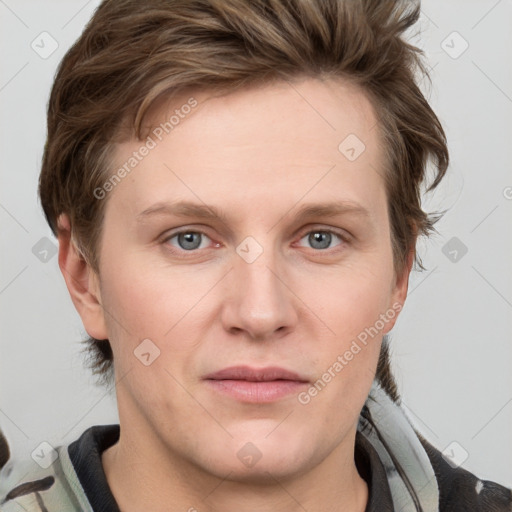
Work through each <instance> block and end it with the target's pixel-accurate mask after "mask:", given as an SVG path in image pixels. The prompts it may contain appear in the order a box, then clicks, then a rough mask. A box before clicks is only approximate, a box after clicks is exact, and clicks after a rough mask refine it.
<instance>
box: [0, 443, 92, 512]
mask: <svg viewBox="0 0 512 512" xmlns="http://www.w3.org/2000/svg"><path fill="white" fill-rule="evenodd" d="M52 450H53V452H52V453H51V456H50V458H49V459H46V460H45V461H44V462H43V463H42V464H38V463H37V462H36V461H35V460H32V459H28V460H23V461H18V462H13V461H10V462H8V463H7V464H6V465H5V466H4V468H2V471H1V472H0V482H1V483H0V512H23V511H26V512H32V511H33V512H41V510H45V511H47V512H63V511H66V512H75V511H76V512H78V511H92V509H91V508H90V506H89V505H88V502H87V500H86V499H85V495H83V493H82V492H81V486H80V483H79V481H78V479H76V475H75V473H74V471H73V468H72V465H71V461H70V460H69V455H68V447H67V446H59V447H58V448H55V449H52ZM50 461H51V462H50Z"/></svg>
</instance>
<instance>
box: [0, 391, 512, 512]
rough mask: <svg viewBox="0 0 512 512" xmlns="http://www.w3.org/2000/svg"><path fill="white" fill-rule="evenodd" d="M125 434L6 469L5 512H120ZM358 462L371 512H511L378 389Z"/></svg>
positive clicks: (83, 441)
mask: <svg viewBox="0 0 512 512" xmlns="http://www.w3.org/2000/svg"><path fill="white" fill-rule="evenodd" d="M119 433H120V428H119V425H102V426H94V427H91V428H89V429H87V430H86V431H85V432H84V433H83V434H82V435H81V437H80V438H79V439H77V440H76V441H74V442H72V443H70V444H69V445H63V446H60V447H59V448H57V450H56V452H57V453H56V454H57V455H58V457H57V458H56V459H55V461H54V462H53V463H52V464H50V465H49V467H48V468H46V469H43V468H41V467H40V466H39V465H38V464H36V463H35V462H34V461H32V460H31V461H30V463H25V464H18V465H15V467H16V469H17V470H16V471H10V470H11V469H12V466H9V465H6V466H5V467H4V468H3V470H2V471H1V472H0V511H2V512H78V511H87V512H119V508H118V505H117V503H116V501H115V499H114V497H113V495H112V493H111V491H110V489H109V487H108V484H107V480H106V477H105V473H104V471H103V467H102V465H101V453H102V451H103V450H105V449H107V448H108V447H109V446H112V445H113V444H114V443H116V442H117V440H118V439H119ZM355 461H356V465H357V468H358V470H359V472H360V474H361V476H362V478H364V479H365V481H366V482H367V484H368V490H369V500H368V505H367V507H366V512H393V511H396V512H398V511H400V512H480V511H481V512H505V511H508V512H510V511H512V492H511V491H510V490H509V489H507V488H505V487H503V486H501V485H498V484H496V483H493V482H489V481H483V480H479V479H478V478H477V477H476V476H474V475H472V474H471V473H469V472H468V471H466V470H464V469H462V468H460V467H456V465H455V463H454V461H453V460H450V459H449V458H447V459H446V460H445V458H444V457H443V455H442V454H441V453H440V452H439V451H438V450H436V449H435V448H434V447H433V446H432V445H430V444H429V443H428V442H427V441H426V440H425V439H424V438H423V437H422V436H421V435H419V434H418V433H417V432H416V431H415V430H414V429H413V427H412V426H411V424H410V422H409V421H408V419H407V417H406V416H405V414H404V412H403V410H402V409H401V408H400V407H399V406H398V405H396V404H395V403H394V402H393V401H392V400H391V399H390V398H389V397H388V395H387V394H386V393H385V392H384V391H383V390H382V388H380V386H378V385H377V384H374V386H373V387H372V390H371V392H370V395H369V397H368V399H367V401H366V404H365V406H364V408H363V410H362V412H361V416H360V420H359V426H358V432H357V435H356V445H355ZM9 471H10V475H7V473H8V472H9ZM13 474H16V475H17V476H16V477H13V476H12V475H13ZM19 475H22V476H21V478H20V477H19ZM13 479H14V481H13Z"/></svg>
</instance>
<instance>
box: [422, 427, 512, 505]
mask: <svg viewBox="0 0 512 512" xmlns="http://www.w3.org/2000/svg"><path fill="white" fill-rule="evenodd" d="M418 437H419V438H420V441H421V443H422V445H423V447H424V448H425V451H426V452H427V455H428V457H429V459H430V462H431V463H432V467H433V468H434V472H435V475H436V478H437V483H438V486H439V511H440V512H466V511H468V510H471V511H472V512H512V491H511V490H510V489H508V488H507V487H504V486H503V485H500V484H497V483H495V482H491V481H488V480H481V479H479V478H478V477H477V476H475V475H473V474H472V473H470V472H469V471H467V470H465V469H463V468H461V467H455V466H452V465H451V464H449V463H448V462H447V461H446V460H445V458H444V457H443V455H442V453H441V452H440V451H439V450H438V449H437V448H435V447H434V446H432V445H431V444H430V443H429V442H428V441H427V440H426V439H424V438H423V437H422V436H421V435H419V436H418Z"/></svg>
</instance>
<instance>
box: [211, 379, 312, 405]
mask: <svg viewBox="0 0 512 512" xmlns="http://www.w3.org/2000/svg"><path fill="white" fill-rule="evenodd" d="M205 382H207V383H208V385H209V386H211V387H212V388H213V389H215V390H216V391H219V392H220V393H223V394H225V395H228V396H231V397H233V398H235V399H236V400H239V401H240V402H249V403H269V402H275V401H276V400H279V399H281V398H285V397H287V396H289V395H292V394H298V393H299V392H300V391H301V390H302V389H304V387H306V386H307V385H308V384H307V382H299V381H295V380H271V381H266V382H250V381H247V380H213V379H207V380H206V381H205Z"/></svg>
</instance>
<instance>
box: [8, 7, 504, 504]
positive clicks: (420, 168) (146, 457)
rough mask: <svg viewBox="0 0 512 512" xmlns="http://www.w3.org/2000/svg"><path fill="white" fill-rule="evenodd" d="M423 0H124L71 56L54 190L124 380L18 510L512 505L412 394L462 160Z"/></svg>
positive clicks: (38, 474) (35, 480) (101, 350)
mask: <svg viewBox="0 0 512 512" xmlns="http://www.w3.org/2000/svg"><path fill="white" fill-rule="evenodd" d="M418 14H419V8H418V7H417V6H416V7H415V6H412V5H411V4H410V3H409V2H399V1H388V0H385V1H382V2H370V1H361V2H357V3H356V2H346V1H342V0H331V1H326V0H317V1H312V0H310V1H304V0H303V1H300V0H295V1H277V0H274V1H270V0H267V1H263V0H260V1H254V0H252V1H249V0H246V1H241V0H222V1H221V0H215V1H214V0H187V1H169V0H167V1H163V0H152V1H148V2H144V3H142V2H136V1H134V0H113V1H106V2H103V3H102V4H101V5H100V7H99V8H98V10H97V12H96V13H95V15H94V17H93V19H92V20H91V22H90V24H89V25H88V27H87V28H86V30H85V31H84V33H83V35H82V36H81V38H80V39H79V41H78V42H77V43H76V44H75V46H74V47H73V48H72V49H71V50H70V51H69V52H68V54H67V55H66V57H65V58H64V60H63V62H62V64H61V67H60V69H59V72H58V74H57V76H56V79H55V84H54V87H53V90H52V94H51V98H50V103H49V107H48V142H47V145H46V148H45V154H44V158H43V169H42V172H41V178H40V195H41V201H42V204H43V208H44V211H45V214H46V216H47V219H48V221H49V223H50V226H51V227H52V229H53V230H54V232H55V233H56V235H57V236H58V239H59V265H60V268H61V270H62V273H63V277H64V279H65V281H66V284H67V287H68V290H69V292H70V296H71V299H72V300H73V303H74V304H75V307H76V309H77V311H78V312H79V314H80V316H81V318H82V321H83V324H84V327H85V329H86V331H87V333H88V334H89V336H90V347H91V350H92V351H93V354H95V357H96V367H95V370H96V371H97V372H99V373H100V374H101V375H102V376H103V377H104V379H105V380H106V381H108V380H109V379H115V382H116V394H117V402H118V408H119V417H120V426H117V425H110V426H96V427H93V428H91V429H89V430H87V431H86V432H85V433H84V434H83V435H82V436H81V437H80V438H79V439H77V440H76V441H75V442H73V443H71V444H70V445H69V446H61V447H60V448H59V450H58V458H57V459H56V461H55V462H54V463H53V464H52V465H51V466H50V467H49V468H46V469H41V470H36V469H35V468H33V467H31V468H29V470H28V474H27V475H25V476H24V477H23V479H22V480H21V481H17V482H15V484H14V485H13V486H12V487H10V488H9V490H8V491H7V492H6V493H5V496H3V497H2V502H1V504H0V506H1V507H2V510H5V511H11V510H23V509H25V510H48V511H57V510H94V511H98V510H109V511H115V510H122V511H123V512H131V511H139V510H166V511H167V510H170V511H180V510H189V511H193V510H198V511H203V510H211V511H214V510H221V511H232V510H240V509H242V510H261V511H275V510H282V511H292V510H309V511H312V510H321V511H340V512H349V511H350V512H356V511H358V512H362V511H377V510H378V511H386V510H403V511H409V510H418V511H419V510H422V511H434V510H441V511H443V512H445V511H459V510H460V511H462V510H510V507H511V504H512V498H511V493H510V491H509V490H508V489H506V488H504V487H502V486H499V485H498V484H495V483H492V482H483V481H480V480H478V479H477V478H476V477H475V476H473V475H471V474H469V473H468V472H466V471H464V470H462V469H453V468H452V467H451V466H450V465H449V464H448V462H446V461H445V460H444V459H443V458H442V456H441V455H440V453H439V452H438V451H437V450H436V449H435V448H433V447H432V446H431V445H430V444H429V443H428V442H427V441H426V440H424V439H423V438H422V437H421V436H419V435H417V433H416V432H415V431H414V429H413V428H412V427H411V425H410V424H409V423H408V421H407V419H406V417H405V416H404V415H403V412H402V410H401V409H400V407H399V405H398V403H399V397H398V394H397V390H396V386H395V384H394V381H393V379H392V376H391V373H390V370H389V361H388V356H387V345H386V341H385V338H384V337H385V335H386V334H387V333H388V332H389V331H390V330H391V329H392V327H393V325H394V323H395V322H396V319H397V317H398V315H399V313H400V311H401V310H402V308H403V305H404V302H405V299H406V294H407V284H408V277H409V273H410V270H411V267H412V265H413V262H414V259H415V243H416V239H417V237H418V236H420V235H422V234H428V232H429V231H431V230H432V229H433V219H432V217H430V216H428V215H427V214H426V213H425V212H423V211H422V209H421V205H420V194H419V187H420V185H421V184H422V183H423V182H424V180H425V169H426V165H427V162H428V161H430V160H431V161H433V162H434V164H435V166H436V169H437V174H436V176H435V178H434V181H433V182H432V183H431V185H430V186H431V187H435V186H436V185H437V184H438V183H439V181H440V180H441V179H442V177H443V175H444V173H445V172H446V169H447V166H448V152H447V148H446V141H445V137H444V133H443V130H442V127H441V126H440V123H439V121H438V119H437V117H436V116H435V114H434V113H433V112H432V110H431V109H430V107H429V105H428V103H427V102H426V101H425V99H424V97H423V96H422V94H421V92H420V91H419V89H418V87H417V85H416V83H415V81H414V71H415V68H416V67H418V66H420V67H421V63H420V61H419V59H418V56H417V51H416V49H414V48H413V47H411V46H410V45H408V44H407V43H406V42H405V41H404V40H403V39H402V34H403V32H404V31H405V30H406V29H407V28H408V27H410V26H411V25H412V24H413V23H414V22H415V21H416V20H417V17H418Z"/></svg>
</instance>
